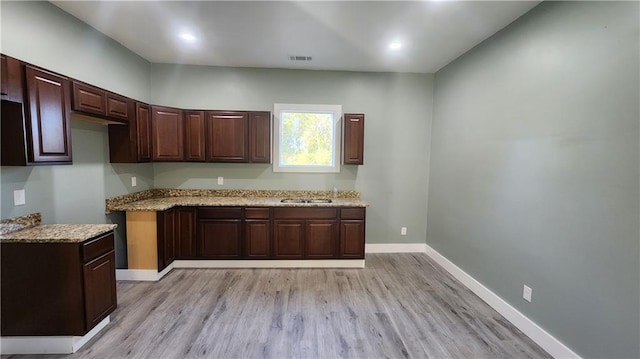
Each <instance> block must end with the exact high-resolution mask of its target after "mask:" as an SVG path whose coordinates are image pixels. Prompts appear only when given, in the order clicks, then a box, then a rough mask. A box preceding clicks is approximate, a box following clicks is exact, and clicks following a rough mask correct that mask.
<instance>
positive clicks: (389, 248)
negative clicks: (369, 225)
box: [364, 243, 427, 253]
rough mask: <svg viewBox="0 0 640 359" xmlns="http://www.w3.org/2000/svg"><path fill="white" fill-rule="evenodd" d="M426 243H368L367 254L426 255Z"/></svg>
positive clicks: (365, 248) (366, 245)
mask: <svg viewBox="0 0 640 359" xmlns="http://www.w3.org/2000/svg"><path fill="white" fill-rule="evenodd" d="M426 250H427V245H426V244H425V243H367V244H365V245H364V251H365V253H424V252H425V251H426Z"/></svg>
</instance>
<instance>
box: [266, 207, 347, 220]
mask: <svg viewBox="0 0 640 359" xmlns="http://www.w3.org/2000/svg"><path fill="white" fill-rule="evenodd" d="M337 215H338V210H337V209H335V208H295V207H294V208H274V209H273V218H277V219H335V218H336V217H337Z"/></svg>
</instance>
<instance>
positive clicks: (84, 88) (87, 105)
mask: <svg viewBox="0 0 640 359" xmlns="http://www.w3.org/2000/svg"><path fill="white" fill-rule="evenodd" d="M72 87H73V102H72V104H73V110H74V111H81V112H86V113H92V114H96V115H102V116H104V115H105V107H106V93H105V91H104V90H102V89H99V88H97V87H93V86H91V85H87V84H84V83H82V82H78V81H73V85H72Z"/></svg>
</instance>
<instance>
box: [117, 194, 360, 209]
mask: <svg viewBox="0 0 640 359" xmlns="http://www.w3.org/2000/svg"><path fill="white" fill-rule="evenodd" d="M280 200H281V198H272V197H160V198H150V199H144V200H140V201H135V202H130V203H125V204H121V205H113V206H110V207H109V208H108V212H118V211H122V212H145V211H147V212H153V211H165V210H167V209H171V208H173V207H225V206H229V207H302V208H313V207H368V206H369V204H368V203H367V202H366V201H363V200H361V199H358V198H335V199H331V201H332V202H331V203H282V202H280Z"/></svg>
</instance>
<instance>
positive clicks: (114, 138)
mask: <svg viewBox="0 0 640 359" xmlns="http://www.w3.org/2000/svg"><path fill="white" fill-rule="evenodd" d="M129 106H130V107H132V109H131V112H132V114H133V117H131V118H130V121H129V124H128V125H126V126H123V125H109V161H110V162H111V163H137V162H149V161H151V141H150V136H151V111H150V109H149V105H147V104H144V103H139V102H136V103H135V104H132V103H131V104H129Z"/></svg>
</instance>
